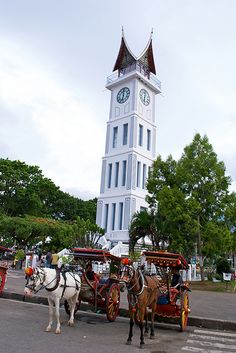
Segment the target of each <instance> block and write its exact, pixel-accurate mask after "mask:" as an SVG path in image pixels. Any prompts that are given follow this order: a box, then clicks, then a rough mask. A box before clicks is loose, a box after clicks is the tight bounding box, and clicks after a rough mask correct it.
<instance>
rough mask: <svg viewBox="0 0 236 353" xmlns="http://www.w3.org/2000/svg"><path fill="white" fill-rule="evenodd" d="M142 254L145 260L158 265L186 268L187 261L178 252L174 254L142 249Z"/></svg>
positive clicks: (187, 266)
mask: <svg viewBox="0 0 236 353" xmlns="http://www.w3.org/2000/svg"><path fill="white" fill-rule="evenodd" d="M143 255H144V256H145V258H146V261H147V262H150V263H153V264H154V265H155V266H158V267H169V268H177V269H184V270H187V269H188V268H189V265H188V262H187V261H186V260H185V258H184V257H183V256H182V255H180V254H174V253H170V252H167V251H144V252H143Z"/></svg>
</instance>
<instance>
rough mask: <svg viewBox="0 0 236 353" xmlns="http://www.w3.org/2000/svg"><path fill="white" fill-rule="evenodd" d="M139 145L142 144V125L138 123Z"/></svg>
mask: <svg viewBox="0 0 236 353" xmlns="http://www.w3.org/2000/svg"><path fill="white" fill-rule="evenodd" d="M138 144H139V146H142V145H143V125H141V124H139V138H138Z"/></svg>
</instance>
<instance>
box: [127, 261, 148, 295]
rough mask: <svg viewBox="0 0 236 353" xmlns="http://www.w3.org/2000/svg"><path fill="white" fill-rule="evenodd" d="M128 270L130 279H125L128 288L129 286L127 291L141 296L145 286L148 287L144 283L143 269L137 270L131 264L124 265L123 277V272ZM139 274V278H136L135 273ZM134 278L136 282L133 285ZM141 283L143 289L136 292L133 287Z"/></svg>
mask: <svg viewBox="0 0 236 353" xmlns="http://www.w3.org/2000/svg"><path fill="white" fill-rule="evenodd" d="M125 272H127V273H128V276H127V277H128V278H129V279H128V280H123V281H124V282H125V284H126V288H127V291H128V294H132V295H135V296H139V295H141V294H142V293H143V291H144V288H145V287H146V286H145V285H144V277H143V274H142V271H141V270H135V269H134V268H133V266H130V265H124V266H123V267H122V268H121V278H122V273H125ZM136 273H137V274H138V275H137V278H135V274H136ZM133 279H134V284H132V285H131V281H132V280H133ZM137 284H138V285H140V286H141V289H140V291H138V292H134V291H133V289H134V287H135V286H136V285H137Z"/></svg>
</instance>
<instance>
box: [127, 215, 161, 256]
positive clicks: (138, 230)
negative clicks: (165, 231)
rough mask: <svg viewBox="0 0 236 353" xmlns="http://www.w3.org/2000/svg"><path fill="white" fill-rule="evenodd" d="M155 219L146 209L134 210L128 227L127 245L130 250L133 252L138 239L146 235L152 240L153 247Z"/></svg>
mask: <svg viewBox="0 0 236 353" xmlns="http://www.w3.org/2000/svg"><path fill="white" fill-rule="evenodd" d="M155 228H156V227H155V220H154V215H153V214H152V213H151V212H148V211H147V210H142V211H140V212H136V213H135V214H134V215H133V217H132V220H131V223H130V229H129V237H130V242H129V247H130V252H131V253H133V252H134V247H135V245H136V243H137V241H138V240H139V239H141V238H142V239H144V238H145V236H148V237H149V238H150V240H151V241H152V245H153V247H155V234H156V229H155Z"/></svg>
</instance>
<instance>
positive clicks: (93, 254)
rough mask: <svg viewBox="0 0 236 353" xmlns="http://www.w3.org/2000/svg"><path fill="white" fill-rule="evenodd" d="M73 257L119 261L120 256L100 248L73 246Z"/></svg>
mask: <svg viewBox="0 0 236 353" xmlns="http://www.w3.org/2000/svg"><path fill="white" fill-rule="evenodd" d="M71 251H72V252H73V255H74V257H79V258H84V259H86V260H93V261H101V262H106V261H109V260H112V261H115V262H120V261H121V258H120V257H117V256H115V255H112V254H110V253H109V252H108V251H106V250H102V249H92V248H91V249H89V248H73V249H71Z"/></svg>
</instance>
